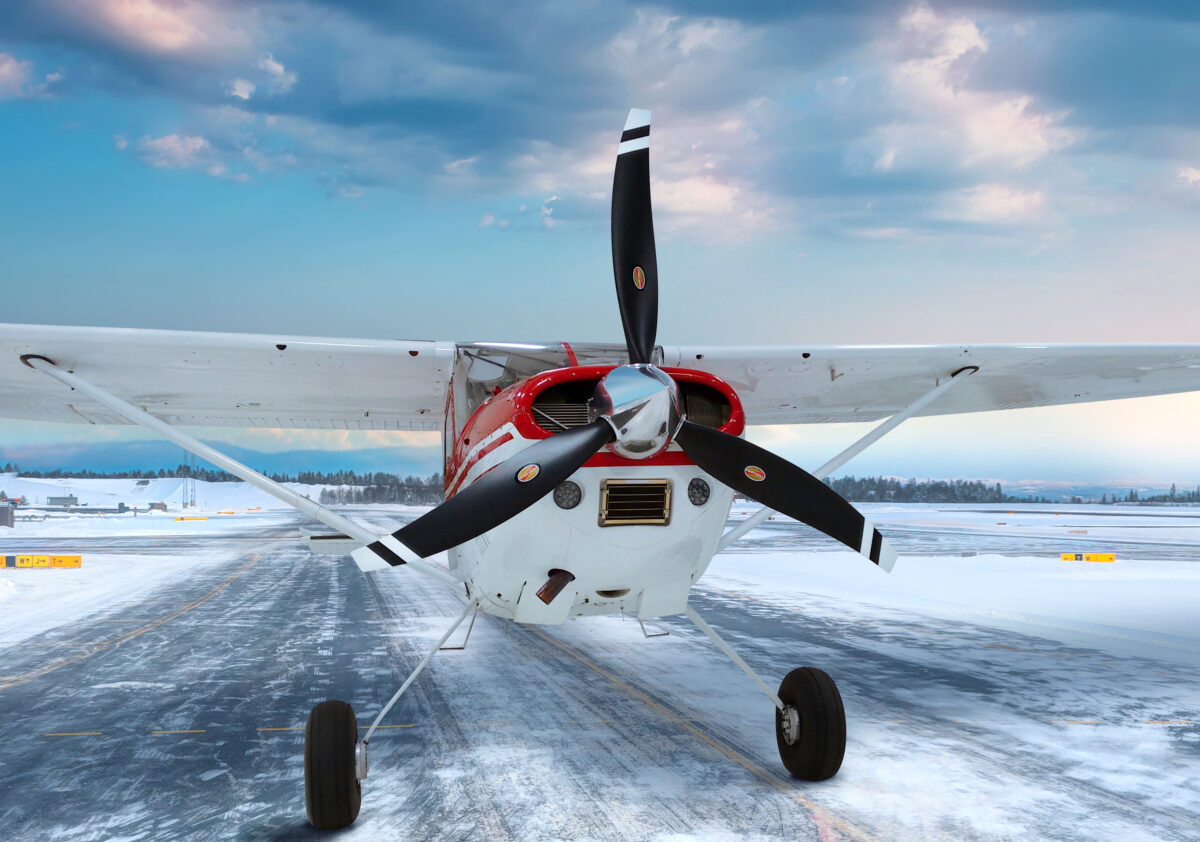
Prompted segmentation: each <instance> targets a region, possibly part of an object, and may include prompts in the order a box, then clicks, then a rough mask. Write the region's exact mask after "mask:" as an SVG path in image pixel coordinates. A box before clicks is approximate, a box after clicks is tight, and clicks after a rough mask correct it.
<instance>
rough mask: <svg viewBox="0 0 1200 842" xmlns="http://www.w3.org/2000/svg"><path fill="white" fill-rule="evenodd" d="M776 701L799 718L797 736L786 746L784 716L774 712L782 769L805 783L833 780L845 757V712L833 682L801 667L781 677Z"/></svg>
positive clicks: (819, 671) (814, 669)
mask: <svg viewBox="0 0 1200 842" xmlns="http://www.w3.org/2000/svg"><path fill="white" fill-rule="evenodd" d="M779 699H780V701H782V702H783V703H784V704H785V705H789V706H791V707H793V708H795V709H796V712H797V714H799V718H800V733H799V735H798V736H797V737H796V739H795V741H794V742H792V743H791V744H790V745H789V744H788V741H787V738H786V737H784V733H783V712H782V711H780V710H779V709H778V708H776V709H775V741H776V742H777V743H778V744H779V758H780V759H781V760H782V761H783V765H784V767H786V768H787V770H788V771H789V772H791V773H792V774H793V775H795V776H796V777H797V778H802V779H803V780H806V781H823V780H826V779H828V778H832V777H833V776H834V775H836V774H837V772H838V769H840V768H842V758H843V757H844V756H845V754H846V709H845V708H844V707H843V706H842V694H841V693H839V692H838V689H837V685H836V684H834V683H833V679H832V678H830V677H829V676H828V674H826V673H824V672H822V671H821V670H819V669H816V668H815V667H800V669H795V670H792V671H791V672H789V673H788V674H787V675H786V676H785V677H784V679H783V682H782V683H781V684H780V685H779Z"/></svg>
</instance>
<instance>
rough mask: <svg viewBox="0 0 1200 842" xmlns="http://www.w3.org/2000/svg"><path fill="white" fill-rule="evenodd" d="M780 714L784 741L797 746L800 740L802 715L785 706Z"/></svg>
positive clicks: (789, 706)
mask: <svg viewBox="0 0 1200 842" xmlns="http://www.w3.org/2000/svg"><path fill="white" fill-rule="evenodd" d="M779 713H780V716H781V718H782V721H783V724H782V726H781V727H782V730H783V740H784V742H786V743H787V744H788V745H795V744H796V740H798V739H799V738H800V713H799V712H798V711H797V710H796V709H795V708H794V707H792V706H791V705H787V706H785V707H784V709H783V710H781V711H780V712H779Z"/></svg>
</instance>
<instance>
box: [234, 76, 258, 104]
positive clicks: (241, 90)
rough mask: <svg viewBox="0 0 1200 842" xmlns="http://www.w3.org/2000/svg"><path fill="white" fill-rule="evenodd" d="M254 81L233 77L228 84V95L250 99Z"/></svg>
mask: <svg viewBox="0 0 1200 842" xmlns="http://www.w3.org/2000/svg"><path fill="white" fill-rule="evenodd" d="M254 87H255V85H254V83H253V82H251V81H249V80H248V79H234V80H233V82H231V83H230V85H229V95H230V96H234V97H237V98H238V99H243V100H244V99H250V96H251V95H252V94H253V93H254Z"/></svg>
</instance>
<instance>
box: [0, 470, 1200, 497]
mask: <svg viewBox="0 0 1200 842" xmlns="http://www.w3.org/2000/svg"><path fill="white" fill-rule="evenodd" d="M3 473H19V474H20V475H21V476H24V477H30V478H34V479H60V478H72V479H167V478H172V477H190V478H193V479H198V480H203V481H205V482H238V478H237V477H235V476H233V475H232V474H229V473H226V472H225V471H222V470H217V469H214V468H205V467H189V466H188V465H178V466H176V467H175V468H173V469H167V468H160V469H159V470H157V471H152V470H140V471H138V470H133V471H110V472H105V471H87V470H84V471H63V470H53V471H22V470H20V468H18V467H17V466H16V465H14V464H12V463H11V462H9V463H7V464H5V466H4V469H3ZM262 473H264V474H265V473H267V472H266V471H262ZM268 476H270V477H271V479H273V480H275V481H276V482H298V483H304V484H307V485H331V486H337V487H336V488H327V489H325V490H324V491H322V492H321V494H320V502H321V503H412V504H423V503H440V502H441V501H442V499H443V494H442V475H441V474H440V473H435V474H430V475H429V476H428V477H425V478H421V477H416V476H412V475H409V476H406V477H401V476H400V475H398V474H389V473H384V472H381V471H375V472H358V471H344V470H343V471H333V472H330V473H325V472H323V471H300V472H298V473H295V474H288V473H279V472H276V473H272V474H268ZM825 484H826V485H828V486H829V487H830V488H832V489H833V490H834V491H836V492H837V493H838V494H840V495H841V496H843V497H845V498H846V499H847V500H851V501H853V502H856V503H1061V502H1064V499H1065V498H1055V499H1051V498H1049V497H1045V496H1032V495H1031V496H1025V497H1017V496H1014V495H1011V494H1005V493H1004V489H1003V487H1002V486H1001V484H1000V483H998V482H997V483H985V482H983V481H982V480H966V479H955V480H941V479H929V480H916V479H899V478H896V477H882V476H879V477H854V476H844V477H837V478H836V479H826V480H825ZM1070 502H1072V503H1083V502H1085V501H1084V500H1083V499H1081V498H1079V497H1072V498H1071V500H1070ZM1100 502H1101V503H1126V504H1129V503H1132V504H1134V505H1137V504H1139V503H1166V504H1171V503H1179V504H1193V505H1196V504H1200V486H1197V487H1196V489H1195V490H1194V491H1179V490H1178V489H1177V488H1176V487H1175V484H1174V483H1172V484H1171V490H1170V491H1169V492H1167V493H1165V494H1154V495H1149V496H1142V495H1139V494H1138V493H1137V491H1136V490H1135V489H1130V490H1129V491H1128V492H1127V493H1126V494H1125V495H1124V496H1121V495H1118V494H1115V493H1114V494H1112V495H1109V494H1107V493H1105V494H1104V496H1103V497H1102V498H1101V499H1100Z"/></svg>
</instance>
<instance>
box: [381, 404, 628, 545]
mask: <svg viewBox="0 0 1200 842" xmlns="http://www.w3.org/2000/svg"><path fill="white" fill-rule="evenodd" d="M612 439H613V430H612V427H611V426H609V424H608V422H607V421H605V420H603V419H600V420H597V421H594V422H592V423H591V424H588V425H587V426H586V427H576V428H574V429H571V430H566V431H565V432H562V433H558V434H557V435H553V436H551V437H550V438H548V439H542V440H541V441H539V442H537V443H536V444H533V445H530V446H529V447H527V448H525V449H524V450H522V451H521V452H520V453H518V454H516V455H515V456H511V457H509V458H508V459H506V460H504V461H503V462H501V463H500V464H499V465H497V466H496V467H494V468H492V469H491V470H490V471H488V472H487V473H486V474H484V475H483V476H481V477H480V478H479V479H477V480H475V481H474V482H473V483H471V484H470V485H469V486H467V487H466V488H464V489H463V490H462V491H460V492H458V493H457V494H455V495H454V496H453V497H451V498H450V499H449V500H447V501H446V502H445V503H442V505H440V506H438V507H437V508H436V509H434V510H433V511H432V512H429V513H428V514H425V515H422V516H421V517H419V518H417V519H416V520H414V521H413V522H412V523H410V524H408V525H407V526H405V527H404V528H403V529H401V530H399V531H397V532H393V533H392V535H393V537H395V538H396V540H398V541H400V543H402V544H404V545H405V546H407V547H408V548H409V549H411V550H412V551H413V552H415V553H416V554H417V555H419V556H421V557H422V558H427V557H429V556H431V555H433V554H434V553H438V552H441V551H442V550H446V549H449V548H450V547H457V546H458V545H459V544H463V543H465V542H467V541H470V540H471V539H472V538H474V537H476V536H478V535H482V534H483V533H484V532H487V531H488V530H489V529H492V528H494V527H496V526H499V525H500V524H502V523H504V521H506V520H508V519H509V518H511V517H513V516H515V515H518V514H520V513H521V512H523V511H524V510H525V509H527V508H529V507H530V506H532V505H533V504H534V503H536V502H537V501H538V500H540V499H542V498H543V497H545V496H546V495H547V494H549V493H550V492H551V491H553V490H554V487H555V486H556V485H558V484H559V483H560V482H562V481H563V480H565V479H566V478H567V477H569V476H570V475H571V474H573V473H575V471H577V470H578V469H579V468H580V466H582V465H583V463H584V462H586V461H587V460H588V459H590V458H591V457H592V455H593V454H594V453H595V452H596V451H597V450H599V449H600V448H602V447H604V445H606V444H608V443H609V442H610V441H612ZM372 547H374V545H372ZM393 563H394V562H393Z"/></svg>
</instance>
